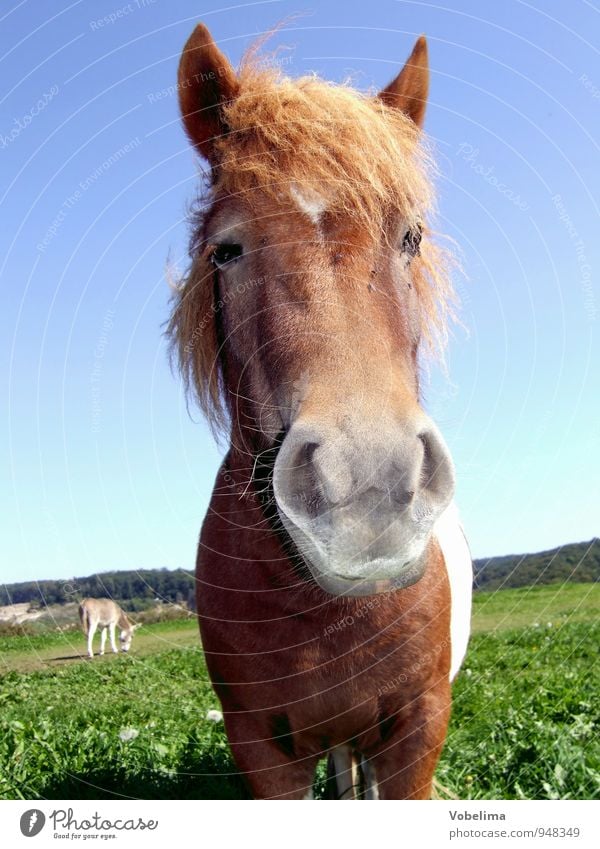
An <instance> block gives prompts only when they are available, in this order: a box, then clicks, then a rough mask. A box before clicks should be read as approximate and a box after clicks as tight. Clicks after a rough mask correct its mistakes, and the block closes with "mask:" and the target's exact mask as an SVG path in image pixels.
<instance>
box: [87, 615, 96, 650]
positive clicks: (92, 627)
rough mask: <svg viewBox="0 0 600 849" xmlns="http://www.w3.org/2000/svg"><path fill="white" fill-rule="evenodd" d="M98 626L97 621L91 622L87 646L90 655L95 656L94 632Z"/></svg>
mask: <svg viewBox="0 0 600 849" xmlns="http://www.w3.org/2000/svg"><path fill="white" fill-rule="evenodd" d="M97 627H98V623H97V622H93V621H92V622H90V627H89V630H88V646H87V649H88V656H89V657H93V656H94V649H93V643H94V634H95V633H96V628H97Z"/></svg>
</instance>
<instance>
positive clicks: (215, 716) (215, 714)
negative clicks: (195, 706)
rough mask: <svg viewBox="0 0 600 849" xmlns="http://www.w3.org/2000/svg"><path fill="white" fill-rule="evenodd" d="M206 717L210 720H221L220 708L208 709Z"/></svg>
mask: <svg viewBox="0 0 600 849" xmlns="http://www.w3.org/2000/svg"><path fill="white" fill-rule="evenodd" d="M206 718H207V719H208V720H210V722H223V714H222V713H221V711H220V710H209V711H208V713H207V714H206Z"/></svg>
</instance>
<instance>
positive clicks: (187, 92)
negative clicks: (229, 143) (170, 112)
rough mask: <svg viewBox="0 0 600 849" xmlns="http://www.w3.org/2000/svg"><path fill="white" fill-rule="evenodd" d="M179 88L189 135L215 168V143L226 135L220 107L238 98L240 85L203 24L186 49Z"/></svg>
mask: <svg viewBox="0 0 600 849" xmlns="http://www.w3.org/2000/svg"><path fill="white" fill-rule="evenodd" d="M177 87H178V90H179V107H180V109H181V114H182V116H183V124H184V126H185V129H186V132H187V134H188V136H189V137H190V139H191V141H192V143H193V144H194V145H195V146H196V147H197V148H198V150H199V151H200V153H201V154H202V155H203V156H204V157H206V159H208V160H210V161H211V162H213V164H214V153H213V147H214V145H213V143H214V140H215V139H216V138H218V137H219V136H220V135H222V134H223V133H224V132H227V127H226V126H225V123H224V122H223V116H222V113H221V106H222V104H223V103H226V102H227V101H229V100H231V99H232V98H234V97H235V96H236V95H237V92H238V81H237V77H236V75H235V71H234V70H233V68H232V67H231V64H230V63H229V60H228V59H227V58H226V57H225V56H224V55H223V54H222V53H221V51H220V50H219V48H218V47H217V45H216V44H215V42H214V41H213V38H212V36H211V34H210V33H209V31H208V30H207V28H206V27H205V26H204V24H198V26H197V27H196V29H195V30H194V32H193V33H192V34H191V35H190V37H189V38H188V40H187V42H186V45H185V47H184V48H183V53H182V54H181V59H180V61H179V72H178V75H177Z"/></svg>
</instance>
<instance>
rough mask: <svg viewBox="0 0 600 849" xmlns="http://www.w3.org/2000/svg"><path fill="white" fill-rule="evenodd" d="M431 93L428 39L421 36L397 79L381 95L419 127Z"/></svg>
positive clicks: (384, 100) (382, 98) (388, 103)
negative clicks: (428, 95)
mask: <svg viewBox="0 0 600 849" xmlns="http://www.w3.org/2000/svg"><path fill="white" fill-rule="evenodd" d="M428 93H429V60H428V57H427V41H426V39H425V36H424V35H421V36H419V38H418V39H417V42H416V44H415V46H414V47H413V51H412V53H411V54H410V56H409V57H408V59H407V62H406V65H405V66H404V67H403V68H402V70H401V71H400V73H399V74H398V76H397V77H396V79H395V80H392V82H391V83H390V84H389V85H388V86H387V88H384V89H382V91H380V92H379V97H380V98H381V100H383V102H384V103H385V104H387V106H394V107H396V109H401V110H402V111H403V112H404V113H405V114H406V115H408V117H409V118H411V119H412V120H413V121H414V122H415V124H416V125H417V127H422V126H423V121H424V120H425V106H426V104H427V94H428Z"/></svg>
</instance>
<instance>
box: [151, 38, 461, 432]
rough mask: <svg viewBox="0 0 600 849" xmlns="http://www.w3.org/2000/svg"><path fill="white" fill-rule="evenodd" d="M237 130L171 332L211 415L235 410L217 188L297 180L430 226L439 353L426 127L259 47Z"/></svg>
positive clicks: (278, 192) (345, 201)
mask: <svg viewBox="0 0 600 849" xmlns="http://www.w3.org/2000/svg"><path fill="white" fill-rule="evenodd" d="M222 113H223V118H224V122H225V124H226V126H227V128H228V131H227V132H226V133H224V134H223V135H222V136H221V137H220V138H218V139H217V140H216V141H215V143H214V147H215V151H216V154H217V156H218V165H217V166H216V167H215V168H214V169H213V174H212V177H213V179H212V182H211V185H210V187H209V188H208V191H207V193H206V195H205V197H204V198H203V210H201V211H200V213H199V214H196V215H195V216H194V220H193V222H192V228H193V236H192V242H191V250H190V258H191V264H190V267H189V269H188V271H187V273H186V274H185V275H184V276H183V279H182V280H181V281H180V282H179V284H178V286H177V287H176V291H175V295H174V301H175V303H174V309H173V313H172V316H171V319H170V322H169V326H168V330H167V333H168V335H169V337H170V341H171V350H172V354H173V355H174V357H175V359H176V361H177V363H178V365H179V368H180V370H181V372H182V375H183V377H184V380H185V383H186V387H187V389H188V390H189V391H190V392H191V394H192V395H193V396H195V398H196V400H197V401H198V403H199V405H200V407H201V408H202V410H203V412H204V413H205V415H206V416H207V418H208V420H209V421H210V422H211V424H213V425H214V426H215V427H216V429H217V430H218V429H219V427H220V426H221V425H223V424H224V423H225V422H226V421H227V403H226V401H225V400H224V397H225V392H224V387H223V385H222V380H223V378H222V372H221V369H220V365H219V360H220V357H219V351H218V347H219V338H218V329H217V319H216V309H215V304H214V292H213V285H212V278H213V269H212V267H211V265H210V262H209V258H208V255H207V251H206V250H205V247H206V246H205V245H204V244H203V242H202V239H203V235H202V232H203V230H202V222H203V211H204V210H206V209H207V208H209V206H210V202H211V198H212V197H214V196H216V195H217V194H219V195H238V196H239V195H242V196H243V197H244V200H245V201H246V202H248V203H249V204H253V203H254V202H256V203H259V202H260V197H261V196H264V193H267V194H269V195H271V196H272V197H275V198H278V199H283V200H285V198H286V196H289V195H290V193H291V192H292V190H293V189H298V188H300V189H302V190H304V191H308V192H309V193H310V192H311V191H314V192H317V193H318V194H319V195H325V196H326V197H327V199H328V214H331V215H335V216H338V215H339V216H349V217H351V218H352V219H354V220H356V221H357V222H359V223H360V225H361V226H362V227H365V228H367V229H368V231H369V232H373V233H374V234H377V236H378V237H379V234H380V232H383V233H385V224H386V221H387V220H388V217H389V215H390V213H391V212H394V213H395V214H399V215H401V216H402V218H403V219H404V220H405V221H406V224H407V227H410V226H414V225H415V224H416V223H419V225H420V226H422V228H423V239H422V243H421V250H420V254H419V255H418V256H417V257H415V260H414V262H413V264H412V271H411V273H412V280H413V284H414V286H415V289H416V291H417V294H418V302H419V315H420V329H421V338H422V341H423V345H424V347H425V348H426V349H427V350H428V351H429V352H432V353H437V354H441V353H442V352H443V349H444V347H445V342H446V339H447V326H448V318H449V317H450V316H452V314H453V305H454V293H453V289H452V284H451V280H450V275H449V269H450V267H451V264H452V263H451V261H450V256H449V254H448V252H447V251H446V250H445V249H443V248H442V247H441V246H440V244H439V243H438V241H437V240H436V239H435V238H434V237H433V234H432V232H431V230H430V229H429V227H428V226H427V222H428V221H429V219H430V218H431V216H432V213H433V212H434V191H433V181H432V177H433V176H434V172H435V169H434V166H433V163H432V158H431V155H430V152H429V150H428V146H427V143H426V141H425V139H424V137H423V135H422V133H421V131H420V130H418V129H417V127H416V126H415V125H414V124H413V122H412V121H411V120H410V119H409V118H407V117H406V116H405V115H404V114H403V113H402V112H401V111H400V110H398V109H394V108H391V107H389V106H387V105H385V104H384V103H383V101H382V100H380V99H379V98H377V97H373V96H371V95H365V94H361V93H360V92H358V91H356V90H354V89H353V88H351V87H350V86H348V85H335V84H333V83H329V82H325V81H323V80H320V79H318V78H316V77H314V76H305V77H301V78H299V79H290V78H289V77H286V76H284V75H282V74H281V73H280V72H279V71H278V70H277V69H275V68H270V67H265V65H264V63H262V62H260V61H258V60H257V58H256V57H255V55H251V56H250V58H248V59H247V60H246V61H245V62H244V63H243V65H242V67H241V70H240V73H239V95H238V96H237V97H236V98H235V99H234V100H232V101H231V102H230V103H228V104H226V105H224V106H223V108H222Z"/></svg>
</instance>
